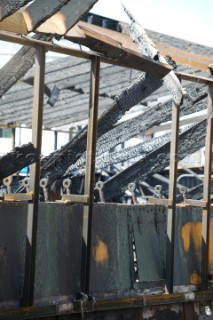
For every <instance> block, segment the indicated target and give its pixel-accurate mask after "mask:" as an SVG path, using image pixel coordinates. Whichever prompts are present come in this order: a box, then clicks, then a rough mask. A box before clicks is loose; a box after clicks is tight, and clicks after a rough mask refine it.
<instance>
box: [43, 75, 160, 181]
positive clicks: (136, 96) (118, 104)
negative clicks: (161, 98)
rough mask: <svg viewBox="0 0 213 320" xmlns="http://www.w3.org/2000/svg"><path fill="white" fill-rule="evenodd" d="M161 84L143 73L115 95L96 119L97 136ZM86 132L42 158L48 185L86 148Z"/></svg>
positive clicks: (63, 172)
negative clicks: (97, 119)
mask: <svg viewBox="0 0 213 320" xmlns="http://www.w3.org/2000/svg"><path fill="white" fill-rule="evenodd" d="M161 86H162V80H161V79H156V78H155V77H153V76H151V75H149V74H146V73H143V74H142V75H141V77H140V78H139V79H138V80H137V81H135V82H134V83H133V84H132V85H131V86H130V87H129V88H126V89H125V90H123V91H122V92H121V93H120V94H119V95H117V96H116V97H115V101H114V103H113V105H112V106H110V108H109V109H108V110H107V111H105V112H104V113H103V114H102V115H101V117H100V118H99V121H98V137H100V136H101V135H103V134H104V133H106V132H107V131H108V130H110V129H111V128H112V127H113V125H114V124H115V123H116V122H117V120H118V119H119V118H121V116H122V115H123V114H124V113H125V112H126V111H128V110H129V109H130V108H131V107H133V106H134V105H136V104H137V103H139V102H140V101H142V100H143V99H144V98H145V97H147V96H149V95H150V94H151V93H152V92H154V91H155V90H157V89H158V88H160V87H161ZM86 133H87V128H84V129H83V130H82V131H80V133H79V134H78V135H76V136H75V137H74V138H73V139H72V140H71V141H70V142H68V143H67V144H66V145H65V146H64V147H62V148H61V150H60V152H59V151H57V152H56V153H53V154H52V156H51V157H48V159H47V161H45V159H44V160H43V165H42V171H41V174H42V176H46V177H47V178H48V185H50V184H52V183H53V182H54V181H55V180H56V179H57V178H58V177H61V176H62V175H63V174H65V172H66V170H67V169H68V168H69V166H70V165H72V164H73V163H75V162H76V161H77V160H78V158H80V156H81V155H82V153H83V152H84V151H85V150H86Z"/></svg>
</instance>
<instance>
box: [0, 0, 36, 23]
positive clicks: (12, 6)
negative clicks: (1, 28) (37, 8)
mask: <svg viewBox="0 0 213 320" xmlns="http://www.w3.org/2000/svg"><path fill="white" fill-rule="evenodd" d="M31 1H32V0H19V1H16V0H12V1H11V0H1V1H0V21H1V20H2V19H4V18H6V17H8V16H10V15H11V14H13V13H14V12H16V11H17V10H19V9H20V8H22V7H23V6H25V5H26V4H27V3H29V2H31Z"/></svg>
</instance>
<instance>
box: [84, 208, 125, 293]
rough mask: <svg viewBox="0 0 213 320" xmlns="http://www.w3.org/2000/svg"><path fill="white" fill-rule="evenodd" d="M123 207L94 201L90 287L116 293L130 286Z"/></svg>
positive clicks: (93, 289) (100, 291)
mask: <svg viewBox="0 0 213 320" xmlns="http://www.w3.org/2000/svg"><path fill="white" fill-rule="evenodd" d="M127 208H128V206H125V205H115V204H108V205H105V204H95V205H94V213H93V221H94V223H93V239H92V254H91V275H90V286H91V287H90V290H91V292H93V293H95V292H96V293H97V294H98V293H99V294H100V293H101V294H103V292H105V293H106V294H107V293H110V292H118V291H123V290H127V289H130V288H131V277H130V253H129V252H130V250H129V238H128V221H127Z"/></svg>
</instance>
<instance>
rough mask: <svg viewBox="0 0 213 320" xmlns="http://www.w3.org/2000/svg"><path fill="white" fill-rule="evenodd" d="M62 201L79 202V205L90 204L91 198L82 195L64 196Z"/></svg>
mask: <svg viewBox="0 0 213 320" xmlns="http://www.w3.org/2000/svg"><path fill="white" fill-rule="evenodd" d="M62 201H70V202H77V203H84V204H88V203H89V196H88V195H80V194H63V195H62Z"/></svg>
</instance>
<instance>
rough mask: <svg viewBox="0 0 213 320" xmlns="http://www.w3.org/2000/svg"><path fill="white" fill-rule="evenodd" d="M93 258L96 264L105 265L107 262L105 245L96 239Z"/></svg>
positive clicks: (107, 256) (107, 254) (107, 255)
mask: <svg viewBox="0 0 213 320" xmlns="http://www.w3.org/2000/svg"><path fill="white" fill-rule="evenodd" d="M94 256H95V261H96V262H97V263H107V262H108V260H109V253H108V248H107V245H106V244H105V243H104V242H103V241H102V240H100V239H98V243H97V246H96V248H95V254H94Z"/></svg>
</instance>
